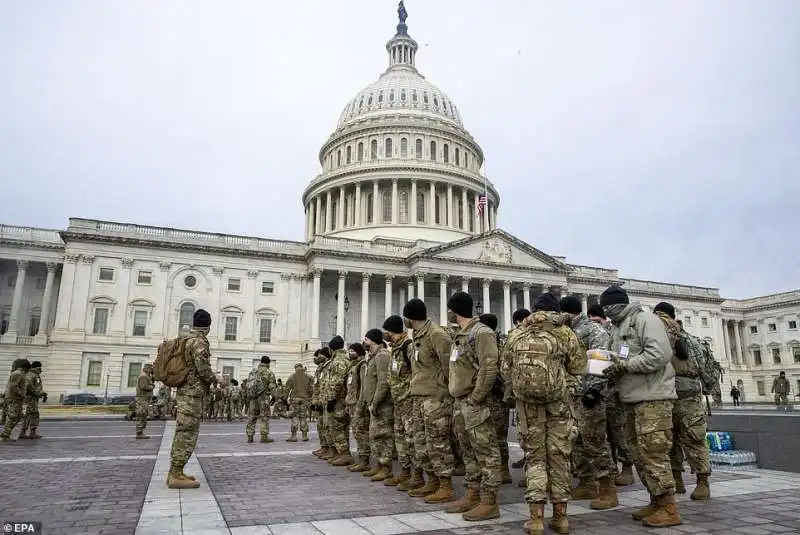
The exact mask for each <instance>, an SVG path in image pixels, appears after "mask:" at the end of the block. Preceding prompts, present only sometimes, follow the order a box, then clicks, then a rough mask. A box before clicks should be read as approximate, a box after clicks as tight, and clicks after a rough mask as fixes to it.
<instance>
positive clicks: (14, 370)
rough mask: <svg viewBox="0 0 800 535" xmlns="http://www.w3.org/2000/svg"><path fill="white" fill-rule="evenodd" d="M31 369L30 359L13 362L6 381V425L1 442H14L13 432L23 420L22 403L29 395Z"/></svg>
mask: <svg viewBox="0 0 800 535" xmlns="http://www.w3.org/2000/svg"><path fill="white" fill-rule="evenodd" d="M30 369H31V363H30V362H28V359H16V360H15V361H14V362H13V363H12V364H11V376H10V377H9V378H8V382H7V383H6V396H5V397H6V409H5V420H6V423H5V427H4V428H3V432H2V434H0V443H8V442H13V441H14V440H15V439H13V438H11V432H12V431H13V430H14V427H16V426H17V424H18V423H19V422H20V420H22V405H23V403H25V398H26V397H27V395H28V379H27V377H26V376H27V373H28V371H29V370H30Z"/></svg>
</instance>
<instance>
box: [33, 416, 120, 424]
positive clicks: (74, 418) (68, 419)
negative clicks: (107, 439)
mask: <svg viewBox="0 0 800 535" xmlns="http://www.w3.org/2000/svg"><path fill="white" fill-rule="evenodd" d="M39 419H40V420H43V421H47V422H103V421H111V420H116V421H120V422H124V421H126V420H125V416H123V415H120V414H102V415H99V416H94V415H90V414H83V415H80V414H79V415H75V416H41V417H40V418H39Z"/></svg>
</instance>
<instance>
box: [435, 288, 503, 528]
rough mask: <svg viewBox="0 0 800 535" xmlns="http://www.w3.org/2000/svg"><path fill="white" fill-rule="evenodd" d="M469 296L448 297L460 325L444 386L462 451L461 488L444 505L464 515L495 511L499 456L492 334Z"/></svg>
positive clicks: (484, 516) (487, 515)
mask: <svg viewBox="0 0 800 535" xmlns="http://www.w3.org/2000/svg"><path fill="white" fill-rule="evenodd" d="M472 307H473V302H472V297H470V296H469V294H467V293H465V292H456V293H454V294H453V295H452V296H451V297H450V299H449V300H448V301H447V315H448V317H447V321H448V322H450V323H456V324H457V325H458V326H459V331H458V333H457V334H456V337H455V341H454V342H453V349H452V353H451V356H450V370H449V373H450V377H449V381H448V388H449V391H450V395H451V396H452V397H453V399H454V400H455V401H454V404H453V412H454V414H455V418H454V424H455V432H456V436H457V438H458V442H459V446H460V447H461V451H462V452H463V455H464V465H465V467H466V476H465V478H464V482H465V484H466V487H467V489H466V494H465V495H464V497H463V498H461V499H460V500H458V501H457V502H455V503H452V504H450V505H449V506H448V507H447V508H446V509H445V511H446V512H448V513H463V515H462V517H463V518H464V520H468V521H477V520H489V519H492V518H498V517H499V516H500V507H499V505H498V504H497V489H498V487H499V486H500V481H501V471H500V466H501V457H500V449H499V448H498V445H497V431H496V423H495V422H494V421H493V420H492V416H493V413H496V409H495V405H499V403H500V400H498V399H497V398H496V397H495V396H494V395H492V389H493V388H494V386H495V383H496V381H497V375H498V357H499V355H498V349H497V335H496V334H495V332H494V330H492V329H490V328H489V327H488V326H487V325H485V324H484V323H481V322H480V320H479V318H477V317H474V316H473V315H472Z"/></svg>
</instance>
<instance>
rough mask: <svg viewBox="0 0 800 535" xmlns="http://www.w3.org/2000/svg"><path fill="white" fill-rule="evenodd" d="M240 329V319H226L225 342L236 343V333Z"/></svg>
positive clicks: (230, 317) (231, 317)
mask: <svg viewBox="0 0 800 535" xmlns="http://www.w3.org/2000/svg"><path fill="white" fill-rule="evenodd" d="M238 327H239V318H237V317H235V316H228V317H227V318H225V341H226V342H235V341H236V331H237V329H238Z"/></svg>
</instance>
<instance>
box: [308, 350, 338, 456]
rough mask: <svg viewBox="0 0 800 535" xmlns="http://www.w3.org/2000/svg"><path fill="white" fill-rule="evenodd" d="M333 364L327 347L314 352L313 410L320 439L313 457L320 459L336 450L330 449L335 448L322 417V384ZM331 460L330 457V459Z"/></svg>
mask: <svg viewBox="0 0 800 535" xmlns="http://www.w3.org/2000/svg"><path fill="white" fill-rule="evenodd" d="M330 362H331V352H330V349H328V348H327V347H325V348H322V349H318V350H316V351H315V352H314V364H315V365H316V366H317V369H316V371H315V372H314V395H313V397H312V398H311V404H312V409H313V411H314V413H315V414H316V418H317V436H318V437H319V449H317V450H314V451H313V452H311V453H312V455H315V456H316V457H319V458H320V459H321V458H323V457H325V456H326V455H328V454H330V455H334V454H335V450H334V451H333V452H331V451H330V449H331V448H332V447H333V444H331V442H330V440H329V439H328V429H327V426H326V425H325V424H326V422H325V418H323V417H322V413H323V410H324V407H323V405H322V397H321V393H322V384H323V382H324V381H325V379H326V375H327V368H328V366H329V365H330ZM329 458H330V457H329Z"/></svg>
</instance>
